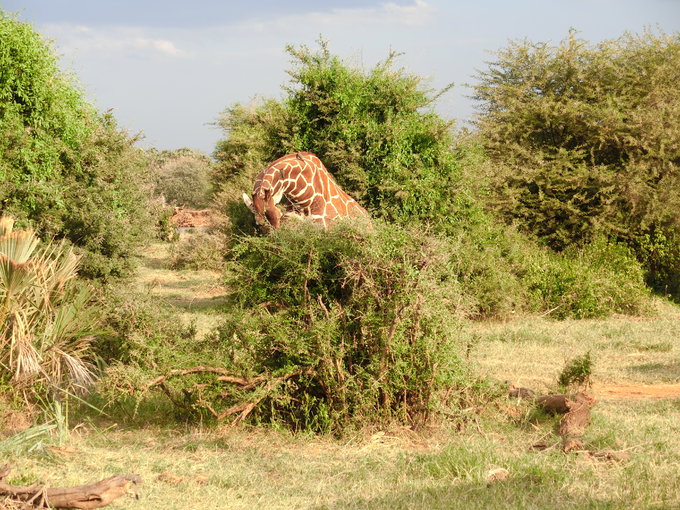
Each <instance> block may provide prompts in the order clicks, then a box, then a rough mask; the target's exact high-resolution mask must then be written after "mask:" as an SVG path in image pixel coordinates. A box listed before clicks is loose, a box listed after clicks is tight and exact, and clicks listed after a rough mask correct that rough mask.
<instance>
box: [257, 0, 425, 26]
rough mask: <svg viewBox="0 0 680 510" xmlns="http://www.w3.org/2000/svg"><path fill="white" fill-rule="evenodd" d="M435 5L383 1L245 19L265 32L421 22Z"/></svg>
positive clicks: (420, 1) (421, 2) (415, 23)
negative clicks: (377, 5)
mask: <svg viewBox="0 0 680 510" xmlns="http://www.w3.org/2000/svg"><path fill="white" fill-rule="evenodd" d="M435 12H436V9H435V8H434V7H432V6H431V5H430V4H428V3H427V2H426V1H425V0H414V2H413V3H412V4H410V5H399V4H395V3H393V2H386V3H383V4H381V5H380V7H370V8H356V9H342V8H334V9H331V10H329V11H315V12H310V13H308V14H302V15H300V14H298V15H295V16H290V15H287V16H282V17H279V18H278V19H274V20H271V21H265V20H259V19H258V20H253V21H251V22H250V23H246V25H248V26H249V27H251V28H252V29H254V30H256V31H258V32H265V31H267V30H268V29H270V28H272V27H277V28H281V27H291V28H295V27H300V26H302V25H304V26H310V25H311V26H317V27H319V28H323V27H324V26H347V27H349V28H350V29H354V28H356V27H358V26H367V25H411V26H416V25H425V24H427V23H429V22H430V21H431V20H433V19H434V14H435Z"/></svg>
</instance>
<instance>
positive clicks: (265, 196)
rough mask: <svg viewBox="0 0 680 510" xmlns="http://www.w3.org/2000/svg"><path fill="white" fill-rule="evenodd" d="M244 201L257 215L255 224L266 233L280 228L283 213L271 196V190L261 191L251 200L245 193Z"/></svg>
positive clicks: (254, 194)
mask: <svg viewBox="0 0 680 510" xmlns="http://www.w3.org/2000/svg"><path fill="white" fill-rule="evenodd" d="M243 201H244V202H245V204H246V205H247V206H248V208H249V209H250V210H251V211H252V213H253V215H255V223H257V226H258V227H260V228H262V229H263V230H265V231H268V230H270V229H272V228H279V226H280V225H281V211H280V210H279V208H278V207H276V204H275V202H274V200H273V197H272V196H271V190H268V189H259V190H257V191H256V192H255V193H253V198H252V199H251V198H250V197H249V196H248V195H246V194H245V193H244V194H243Z"/></svg>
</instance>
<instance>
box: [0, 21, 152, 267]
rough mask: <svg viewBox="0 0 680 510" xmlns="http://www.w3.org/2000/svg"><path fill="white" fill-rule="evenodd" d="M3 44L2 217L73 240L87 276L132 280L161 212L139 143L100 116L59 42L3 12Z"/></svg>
mask: <svg viewBox="0 0 680 510" xmlns="http://www.w3.org/2000/svg"><path fill="white" fill-rule="evenodd" d="M0 40H2V46H0V120H1V122H0V212H2V213H4V214H7V215H12V216H14V217H16V218H17V221H18V223H19V224H21V225H24V226H26V225H30V226H32V227H33V228H35V229H36V231H37V232H39V233H40V235H41V236H42V237H43V238H44V239H47V238H51V237H57V238H64V239H68V240H69V241H70V242H71V243H73V244H74V245H75V246H77V247H78V250H79V251H80V252H81V253H82V254H83V261H82V265H81V274H83V275H86V276H90V277H107V276H118V275H123V274H126V273H127V272H129V269H130V267H131V262H132V258H133V256H134V255H135V252H136V250H137V249H138V248H139V246H140V245H141V243H142V242H143V241H144V240H146V239H147V238H149V237H150V236H152V235H153V233H154V225H155V222H156V217H155V216H156V210H157V208H156V207H154V206H152V204H151V203H150V201H149V199H150V185H149V184H150V183H149V179H148V172H147V170H146V159H145V158H144V155H143V153H142V152H141V150H140V149H136V148H135V147H134V142H135V141H136V140H135V138H131V137H130V136H129V135H128V134H127V133H125V132H123V131H121V130H120V129H118V127H117V126H116V124H115V121H114V119H113V118H112V117H111V115H110V114H104V115H100V114H99V113H97V112H96V111H95V109H94V108H93V107H92V105H90V104H89V103H88V102H87V101H86V100H85V99H84V97H83V94H82V92H81V91H80V90H79V89H78V88H77V86H76V85H75V84H74V80H73V79H72V78H71V77H69V76H67V75H65V74H64V73H62V72H60V71H59V69H58V66H57V59H56V57H55V55H54V51H53V49H52V48H51V46H49V44H48V43H46V42H45V41H44V40H43V39H42V38H41V37H40V36H39V35H38V34H37V33H35V32H34V31H33V30H32V28H31V27H30V26H29V25H27V24H24V23H20V22H18V21H17V20H16V19H14V18H13V17H11V16H9V15H7V14H5V13H4V12H3V11H2V10H0Z"/></svg>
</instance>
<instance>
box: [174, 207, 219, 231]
mask: <svg viewBox="0 0 680 510" xmlns="http://www.w3.org/2000/svg"><path fill="white" fill-rule="evenodd" d="M170 221H171V222H172V224H173V225H174V227H175V228H177V229H187V230H188V229H196V230H205V229H207V228H209V227H211V226H213V225H214V223H215V213H214V212H213V211H212V210H211V209H187V208H184V207H176V208H175V214H173V216H172V219H171V220H170Z"/></svg>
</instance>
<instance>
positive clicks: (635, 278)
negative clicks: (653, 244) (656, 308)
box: [523, 239, 651, 319]
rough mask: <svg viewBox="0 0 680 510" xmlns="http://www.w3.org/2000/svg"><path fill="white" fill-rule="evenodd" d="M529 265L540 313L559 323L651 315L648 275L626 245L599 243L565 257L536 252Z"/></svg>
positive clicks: (527, 279) (528, 279) (527, 280)
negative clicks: (559, 320)
mask: <svg viewBox="0 0 680 510" xmlns="http://www.w3.org/2000/svg"><path fill="white" fill-rule="evenodd" d="M524 264H525V267H526V273H525V274H524V275H523V283H524V284H525V285H526V288H527V289H528V291H529V293H530V297H529V299H530V305H529V307H530V308H531V309H533V310H534V311H538V312H544V313H549V314H550V316H551V317H554V318H557V319H565V318H575V319H585V318H595V317H607V316H610V315H612V314H614V313H624V314H628V315H638V314H646V313H650V312H651V307H650V300H649V291H648V289H647V287H646V286H645V283H644V272H643V270H642V267H641V266H640V264H639V263H638V262H637V261H636V260H635V257H634V256H632V255H631V253H630V250H628V249H627V248H626V247H625V246H621V245H616V244H611V243H609V242H607V241H606V240H604V239H598V240H595V241H594V242H593V243H591V244H589V245H587V246H585V247H584V248H581V249H569V250H567V251H565V252H563V253H553V252H551V251H548V250H540V249H536V250H535V251H534V252H533V253H532V254H530V256H529V257H527V259H526V260H525V261H524Z"/></svg>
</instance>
